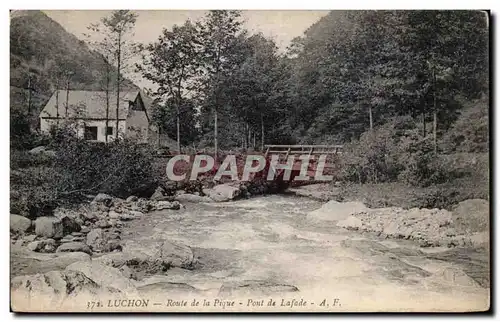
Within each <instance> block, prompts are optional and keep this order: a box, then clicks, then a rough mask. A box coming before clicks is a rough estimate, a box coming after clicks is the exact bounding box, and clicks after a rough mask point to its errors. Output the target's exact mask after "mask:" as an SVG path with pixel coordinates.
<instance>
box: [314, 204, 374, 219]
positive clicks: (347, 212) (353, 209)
mask: <svg viewBox="0 0 500 322" xmlns="http://www.w3.org/2000/svg"><path fill="white" fill-rule="evenodd" d="M368 211H370V209H368V208H367V207H366V206H365V205H364V204H363V203H361V202H357V201H351V202H337V201H335V200H330V201H328V202H327V203H326V204H324V205H323V206H321V208H319V209H317V210H314V211H312V212H310V213H309V214H307V218H308V219H310V220H326V221H339V220H344V219H346V218H347V217H349V216H352V215H356V214H359V213H362V212H368Z"/></svg>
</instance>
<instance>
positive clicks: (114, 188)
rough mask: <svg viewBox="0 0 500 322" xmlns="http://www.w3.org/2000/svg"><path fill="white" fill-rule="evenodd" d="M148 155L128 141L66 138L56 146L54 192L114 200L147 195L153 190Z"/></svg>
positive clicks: (144, 150)
mask: <svg viewBox="0 0 500 322" xmlns="http://www.w3.org/2000/svg"><path fill="white" fill-rule="evenodd" d="M152 159H153V156H152V154H151V153H150V152H149V151H148V149H147V147H145V146H139V145H136V144H134V143H132V142H128V141H118V142H111V143H108V144H104V143H100V142H88V141H84V140H81V139H77V138H72V137H66V138H64V139H61V141H59V143H58V145H57V147H56V157H55V160H54V171H56V172H57V173H58V175H57V182H56V187H57V188H56V189H57V190H58V192H59V194H61V195H63V196H65V195H70V194H74V193H87V194H88V193H92V194H95V193H99V192H103V193H107V194H110V195H114V196H118V197H127V196H129V195H131V194H137V195H144V194H149V193H150V190H151V189H153V190H154V188H153V187H152V186H153V183H154V181H155V180H154V176H153V166H152Z"/></svg>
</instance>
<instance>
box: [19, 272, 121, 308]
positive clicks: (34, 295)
mask: <svg viewBox="0 0 500 322" xmlns="http://www.w3.org/2000/svg"><path fill="white" fill-rule="evenodd" d="M10 288H11V301H12V307H13V309H14V311H25V312H26V309H27V310H28V311H29V308H30V307H29V303H30V300H32V301H33V299H36V306H35V307H36V308H43V307H53V306H54V305H55V307H61V305H62V304H63V303H65V302H66V304H69V305H70V306H71V303H74V301H81V302H86V301H88V300H89V299H95V298H96V297H97V298H99V297H100V296H101V295H103V294H106V295H110V294H112V295H113V297H116V296H117V295H118V294H120V291H119V290H117V289H116V288H112V287H102V286H100V285H98V284H97V283H96V282H95V281H93V280H92V279H90V278H89V277H87V276H86V275H85V274H84V273H82V272H78V271H50V272H46V273H44V274H35V275H24V276H16V277H13V278H12V279H11V283H10ZM24 306H26V308H24Z"/></svg>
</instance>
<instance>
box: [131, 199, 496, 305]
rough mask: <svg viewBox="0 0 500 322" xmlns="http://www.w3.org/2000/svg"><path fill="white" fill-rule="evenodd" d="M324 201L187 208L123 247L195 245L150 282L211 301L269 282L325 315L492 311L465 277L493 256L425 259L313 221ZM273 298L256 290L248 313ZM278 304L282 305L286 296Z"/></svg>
mask: <svg viewBox="0 0 500 322" xmlns="http://www.w3.org/2000/svg"><path fill="white" fill-rule="evenodd" d="M320 205H321V203H320V202H318V201H313V200H310V199H307V198H298V197H290V196H276V195H275V196H267V197H259V198H252V199H250V200H241V201H236V202H228V203H219V204H186V208H185V209H183V210H180V211H167V212H158V213H152V214H148V215H146V216H145V217H144V218H142V219H140V220H137V221H133V222H131V223H130V224H129V227H127V228H125V229H124V235H123V236H122V241H123V243H124V246H125V247H126V246H127V244H130V243H141V241H142V240H150V239H169V240H174V241H179V242H182V243H185V244H187V245H190V246H191V247H192V248H193V249H194V253H195V257H196V258H197V260H198V262H199V264H198V265H197V266H196V268H195V269H194V270H182V269H172V270H169V271H168V273H167V275H164V276H151V277H149V278H147V279H146V280H145V281H143V282H142V283H144V284H147V283H153V282H174V283H186V284H189V285H191V286H193V287H195V288H197V289H199V290H201V291H202V292H203V294H204V295H206V296H209V297H210V296H211V297H214V296H222V295H223V294H221V293H220V289H221V286H225V289H231V285H240V286H241V284H242V283H246V281H260V282H262V281H265V282H266V283H271V284H272V285H292V286H295V287H297V288H298V290H299V292H293V293H289V294H290V295H289V298H290V299H292V298H295V299H297V300H299V299H303V300H305V301H308V302H309V303H308V306H306V307H305V308H303V310H308V311H310V310H325V307H321V306H320V305H319V303H321V302H322V301H323V300H327V302H326V303H327V304H328V305H331V306H335V307H334V308H333V307H330V308H329V309H326V310H348V311H356V310H360V311H366V310H368V311H370V310H398V311H401V310H404V311H408V310H410V311H411V310H425V311H431V310H432V311H436V310H445V311H448V310H453V311H470V310H484V309H487V307H488V306H489V289H487V288H484V287H481V286H480V285H479V284H478V283H477V281H478V278H476V281H474V280H473V279H472V278H470V277H469V276H468V275H465V273H463V272H464V270H465V271H467V269H468V268H469V271H470V267H473V268H474V269H473V270H475V271H479V272H480V273H478V274H479V275H480V276H482V275H484V274H485V273H484V272H485V271H487V266H488V263H487V255H486V254H479V255H478V254H468V252H469V251H466V250H452V251H439V252H438V250H436V249H434V250H432V252H427V253H424V252H422V250H421V249H419V248H418V247H415V246H413V245H412V244H411V243H408V242H399V241H397V242H396V241H388V240H379V239H377V238H376V237H371V236H367V235H360V234H357V233H354V232H352V231H347V230H343V229H340V228H338V227H335V223H329V222H311V221H308V220H306V214H307V213H308V212H309V211H312V210H314V209H317V208H319V207H320ZM450 252H451V253H450ZM453 252H455V253H453ZM458 255H460V256H458ZM457 258H460V261H457V260H456V259H457ZM252 283H253V282H252ZM250 284H251V283H250ZM240 290H241V288H240ZM233 295H234V294H233ZM265 295H269V294H266V293H265V292H264V293H262V292H259V289H258V287H257V288H255V289H254V288H252V289H251V290H250V289H249V291H248V292H247V293H246V295H245V298H244V299H242V300H241V301H242V303H243V308H242V309H243V310H245V309H246V310H248V309H249V307H251V306H254V305H256V304H260V300H261V299H266V302H267V300H268V299H269V298H270V297H269V296H265ZM271 295H272V294H271ZM335 299H338V300H335ZM249 300H250V301H251V302H248V301H249ZM284 300H285V304H286V300H287V299H286V298H284ZM277 301H278V302H279V303H277V305H278V306H279V305H280V304H281V298H279V299H278V300H277ZM311 302H312V303H314V304H311ZM339 304H340V306H339ZM269 309H271V310H276V309H277V308H276V307H274V308H273V307H271V308H269ZM278 309H287V307H286V306H285V307H281V308H280V307H278ZM263 310H265V308H263ZM299 311H300V309H299Z"/></svg>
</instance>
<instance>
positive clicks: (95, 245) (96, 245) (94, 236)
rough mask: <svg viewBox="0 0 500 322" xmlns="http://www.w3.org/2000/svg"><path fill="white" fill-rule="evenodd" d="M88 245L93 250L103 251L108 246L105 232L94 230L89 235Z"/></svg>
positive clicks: (99, 229) (98, 229)
mask: <svg viewBox="0 0 500 322" xmlns="http://www.w3.org/2000/svg"><path fill="white" fill-rule="evenodd" d="M87 245H89V246H90V247H91V248H92V249H93V250H96V249H101V248H103V247H104V245H106V240H105V239H104V232H103V230H102V229H101V228H96V229H92V230H91V231H90V232H89V233H88V234H87Z"/></svg>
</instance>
